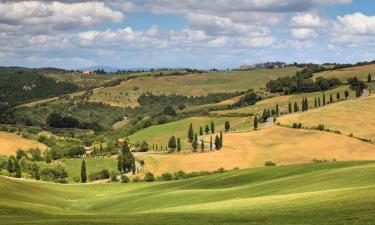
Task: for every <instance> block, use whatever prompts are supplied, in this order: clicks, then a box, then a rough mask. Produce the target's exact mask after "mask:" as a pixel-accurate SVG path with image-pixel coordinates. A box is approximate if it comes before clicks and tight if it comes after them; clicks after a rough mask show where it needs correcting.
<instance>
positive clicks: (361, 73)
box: [314, 64, 375, 82]
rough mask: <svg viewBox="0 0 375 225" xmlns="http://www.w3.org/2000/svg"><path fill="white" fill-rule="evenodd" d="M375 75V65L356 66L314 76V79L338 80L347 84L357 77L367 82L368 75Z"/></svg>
mask: <svg viewBox="0 0 375 225" xmlns="http://www.w3.org/2000/svg"><path fill="white" fill-rule="evenodd" d="M369 73H371V74H373V75H374V74H375V64H370V65H365V66H355V67H349V68H345V69H339V70H329V71H324V72H321V73H316V74H314V77H315V78H316V77H325V78H333V77H335V78H338V79H340V80H341V81H343V82H347V80H348V78H351V77H354V76H357V77H358V78H359V79H361V80H367V75H368V74H369Z"/></svg>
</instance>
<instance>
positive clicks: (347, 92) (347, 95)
mask: <svg viewBox="0 0 375 225" xmlns="http://www.w3.org/2000/svg"><path fill="white" fill-rule="evenodd" d="M344 95H345V98H346V99H348V97H349V91H347V90H345V93H344Z"/></svg>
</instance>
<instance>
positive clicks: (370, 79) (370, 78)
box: [367, 73, 372, 83]
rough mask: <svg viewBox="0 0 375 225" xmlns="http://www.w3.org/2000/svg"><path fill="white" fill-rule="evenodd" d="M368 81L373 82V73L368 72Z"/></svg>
mask: <svg viewBox="0 0 375 225" xmlns="http://www.w3.org/2000/svg"><path fill="white" fill-rule="evenodd" d="M367 82H369V83H371V82H372V77H371V73H368V75H367Z"/></svg>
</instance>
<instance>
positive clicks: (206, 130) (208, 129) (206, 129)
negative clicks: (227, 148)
mask: <svg viewBox="0 0 375 225" xmlns="http://www.w3.org/2000/svg"><path fill="white" fill-rule="evenodd" d="M204 131H205V132H206V135H207V134H208V133H209V132H210V128H209V127H208V125H207V124H206V128H205V129H204Z"/></svg>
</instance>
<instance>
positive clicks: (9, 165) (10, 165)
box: [7, 156, 15, 173]
mask: <svg viewBox="0 0 375 225" xmlns="http://www.w3.org/2000/svg"><path fill="white" fill-rule="evenodd" d="M14 161H15V158H14V156H9V158H8V162H7V170H8V172H9V173H14V172H15V171H14Z"/></svg>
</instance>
